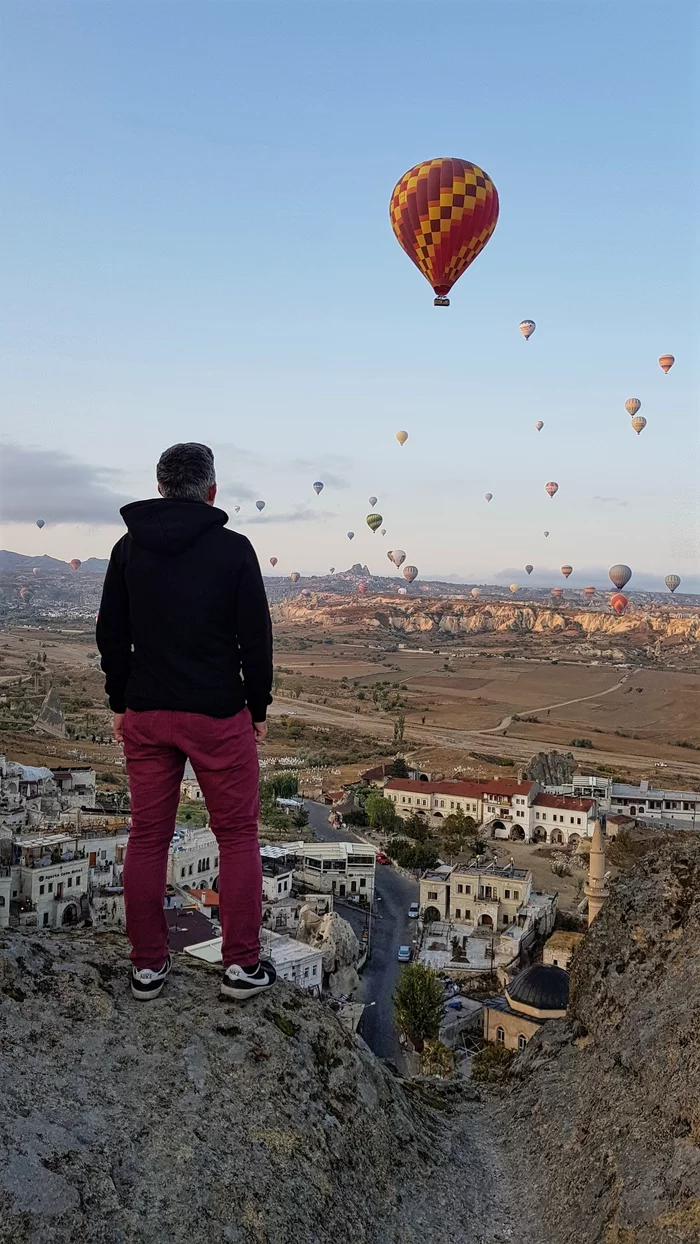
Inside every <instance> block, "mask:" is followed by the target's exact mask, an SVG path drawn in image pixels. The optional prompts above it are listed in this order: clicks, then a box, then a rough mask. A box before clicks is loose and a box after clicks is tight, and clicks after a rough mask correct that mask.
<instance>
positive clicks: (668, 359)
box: [659, 354, 676, 375]
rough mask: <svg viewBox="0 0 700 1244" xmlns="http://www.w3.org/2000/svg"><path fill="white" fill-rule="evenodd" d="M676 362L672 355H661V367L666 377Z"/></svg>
mask: <svg viewBox="0 0 700 1244" xmlns="http://www.w3.org/2000/svg"><path fill="white" fill-rule="evenodd" d="M675 361H676V360H675V359H674V357H673V355H672V354H662V355H661V358H660V359H659V367H660V368H661V370H662V372H664V374H665V375H668V373H669V372H670V370H671V368H672V367H673V364H674V363H675Z"/></svg>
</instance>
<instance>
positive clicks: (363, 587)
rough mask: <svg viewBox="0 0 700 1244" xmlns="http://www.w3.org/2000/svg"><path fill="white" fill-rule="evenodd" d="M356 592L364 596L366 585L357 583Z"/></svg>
mask: <svg viewBox="0 0 700 1244" xmlns="http://www.w3.org/2000/svg"><path fill="white" fill-rule="evenodd" d="M357 590H358V592H359V593H360V596H364V594H365V592H366V591H367V584H366V583H358V585H357Z"/></svg>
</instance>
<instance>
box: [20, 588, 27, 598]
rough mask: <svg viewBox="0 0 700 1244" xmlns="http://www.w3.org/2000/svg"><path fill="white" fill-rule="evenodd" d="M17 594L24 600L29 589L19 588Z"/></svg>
mask: <svg viewBox="0 0 700 1244" xmlns="http://www.w3.org/2000/svg"><path fill="white" fill-rule="evenodd" d="M19 594H20V596H21V598H22V600H25V599H26V597H27V596H28V595H29V588H28V587H21V588H20V589H19Z"/></svg>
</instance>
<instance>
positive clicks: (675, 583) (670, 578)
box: [664, 574, 681, 592]
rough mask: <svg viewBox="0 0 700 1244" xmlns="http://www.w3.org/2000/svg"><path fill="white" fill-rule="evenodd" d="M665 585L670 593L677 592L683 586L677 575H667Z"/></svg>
mask: <svg viewBox="0 0 700 1244" xmlns="http://www.w3.org/2000/svg"><path fill="white" fill-rule="evenodd" d="M664 583H665V584H666V587H667V588H668V590H669V592H675V590H676V588H677V587H680V585H681V580H680V576H679V575H677V574H667V575H666V578H665V579H664Z"/></svg>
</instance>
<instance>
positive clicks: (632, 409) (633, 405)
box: [625, 397, 642, 415]
mask: <svg viewBox="0 0 700 1244" xmlns="http://www.w3.org/2000/svg"><path fill="white" fill-rule="evenodd" d="M641 409H642V403H641V402H640V400H639V398H638V397H628V398H627V401H626V402H625V410H626V411H627V414H628V415H636V413H637V411H638V410H641Z"/></svg>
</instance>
